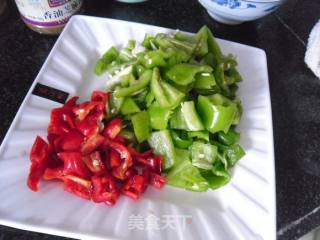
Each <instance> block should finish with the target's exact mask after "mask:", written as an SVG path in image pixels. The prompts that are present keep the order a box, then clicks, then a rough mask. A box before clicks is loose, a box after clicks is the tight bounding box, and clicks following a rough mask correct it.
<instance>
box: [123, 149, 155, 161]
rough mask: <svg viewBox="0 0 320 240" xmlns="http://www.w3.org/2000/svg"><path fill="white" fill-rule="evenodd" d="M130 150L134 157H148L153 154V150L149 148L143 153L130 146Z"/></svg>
mask: <svg viewBox="0 0 320 240" xmlns="http://www.w3.org/2000/svg"><path fill="white" fill-rule="evenodd" d="M128 150H129V152H130V153H131V155H132V157H140V158H148V157H151V156H152V155H153V153H152V150H148V151H145V152H142V153H140V152H138V151H137V150H135V149H134V148H132V147H128Z"/></svg>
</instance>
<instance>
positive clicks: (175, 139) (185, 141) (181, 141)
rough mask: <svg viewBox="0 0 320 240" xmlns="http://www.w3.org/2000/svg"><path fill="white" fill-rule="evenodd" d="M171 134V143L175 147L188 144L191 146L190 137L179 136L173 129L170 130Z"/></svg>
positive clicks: (184, 146)
mask: <svg viewBox="0 0 320 240" xmlns="http://www.w3.org/2000/svg"><path fill="white" fill-rule="evenodd" d="M171 136H172V140H173V143H174V145H175V146H176V147H178V148H183V149H185V148H188V147H189V146H191V144H192V142H193V141H192V139H189V138H187V139H184V138H182V137H180V136H179V134H178V133H177V132H176V131H174V130H171Z"/></svg>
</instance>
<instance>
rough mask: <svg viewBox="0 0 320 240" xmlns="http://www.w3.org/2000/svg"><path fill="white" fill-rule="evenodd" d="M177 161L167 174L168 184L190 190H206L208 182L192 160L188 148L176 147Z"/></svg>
mask: <svg viewBox="0 0 320 240" xmlns="http://www.w3.org/2000/svg"><path fill="white" fill-rule="evenodd" d="M176 153H177V161H176V163H175V165H174V166H173V167H172V169H170V172H169V173H168V175H167V181H168V184H169V185H171V186H175V187H179V188H183V189H186V190H189V191H196V192H204V191H207V189H208V187H209V186H208V182H207V181H206V180H205V179H204V178H203V177H202V176H201V174H200V172H199V170H198V168H196V167H194V166H193V165H192V164H191V162H190V154H189V151H188V150H182V149H176Z"/></svg>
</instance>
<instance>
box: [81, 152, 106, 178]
mask: <svg viewBox="0 0 320 240" xmlns="http://www.w3.org/2000/svg"><path fill="white" fill-rule="evenodd" d="M82 160H83V162H84V163H85V164H86V166H87V167H88V168H89V169H90V171H91V172H93V173H96V174H101V173H104V172H105V170H106V168H105V166H104V164H103V162H102V159H101V155H100V152H98V151H94V152H92V153H91V154H90V155H89V156H83V157H82Z"/></svg>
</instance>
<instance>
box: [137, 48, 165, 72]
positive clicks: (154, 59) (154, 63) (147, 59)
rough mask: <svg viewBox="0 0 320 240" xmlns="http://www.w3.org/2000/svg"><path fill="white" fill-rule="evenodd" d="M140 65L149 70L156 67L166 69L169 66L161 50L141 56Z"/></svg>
mask: <svg viewBox="0 0 320 240" xmlns="http://www.w3.org/2000/svg"><path fill="white" fill-rule="evenodd" d="M139 63H141V64H142V65H143V66H144V67H146V68H148V69H152V68H154V67H165V66H166V65H167V64H166V61H165V60H164V58H163V52H162V51H161V50H155V51H149V52H146V53H145V54H143V55H140V56H139Z"/></svg>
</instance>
